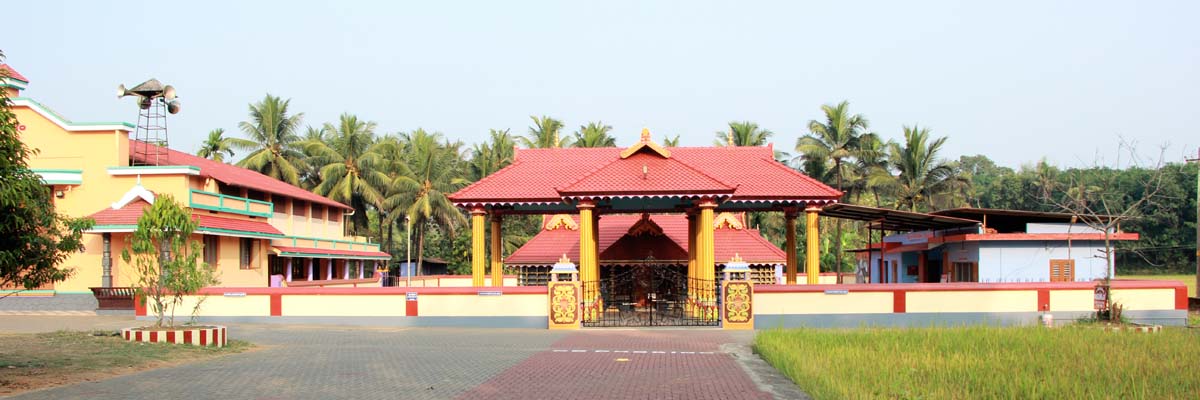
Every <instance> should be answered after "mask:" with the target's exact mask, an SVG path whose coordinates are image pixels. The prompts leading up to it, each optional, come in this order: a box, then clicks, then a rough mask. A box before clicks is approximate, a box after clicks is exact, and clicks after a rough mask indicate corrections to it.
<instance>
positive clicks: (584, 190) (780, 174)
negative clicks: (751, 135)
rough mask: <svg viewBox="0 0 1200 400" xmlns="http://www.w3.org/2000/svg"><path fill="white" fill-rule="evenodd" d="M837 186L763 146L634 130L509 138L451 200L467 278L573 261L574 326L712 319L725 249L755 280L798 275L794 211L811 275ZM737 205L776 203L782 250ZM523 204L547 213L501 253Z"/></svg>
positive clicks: (772, 208) (812, 279) (538, 280)
mask: <svg viewBox="0 0 1200 400" xmlns="http://www.w3.org/2000/svg"><path fill="white" fill-rule="evenodd" d="M840 197H841V192H839V191H838V190H836V189H833V188H831V187H829V186H826V185H824V184H822V183H821V182H819V181H817V180H815V179H813V178H811V177H809V176H806V175H804V174H802V173H800V172H798V171H796V170H794V169H792V168H789V167H788V166H786V165H783V164H782V163H780V162H778V161H776V160H775V154H774V149H773V148H772V147H771V146H767V147H736V146H728V147H673V148H664V147H662V146H659V145H658V144H657V143H655V142H654V141H653V140H652V139H651V137H650V132H649V131H648V130H643V131H642V134H641V139H640V140H639V141H638V142H637V143H636V144H634V145H633V146H630V147H628V148H625V149H621V148H549V149H516V152H515V155H514V160H513V163H512V165H510V166H508V167H506V168H504V169H502V170H500V171H497V172H496V173H494V174H492V175H490V176H488V177H486V178H484V179H482V180H480V181H479V182H476V183H474V184H472V185H471V186H468V187H466V188H464V189H462V190H461V191H459V192H457V193H455V194H453V195H451V196H450V200H451V201H453V202H454V203H455V204H456V205H458V206H459V207H462V208H464V209H466V210H467V211H468V212H469V213H470V214H471V232H472V236H471V242H472V253H471V261H472V262H471V272H472V278H473V283H474V286H485V285H489V284H490V286H501V285H502V282H503V270H504V267H505V266H506V265H508V266H509V267H510V269H516V270H517V271H518V272H519V274H518V275H519V280H520V281H521V282H523V283H526V284H543V283H545V282H546V281H547V280H548V278H547V277H546V273H547V272H549V269H550V267H551V264H555V263H556V262H557V261H556V260H560V259H561V260H562V261H564V262H567V261H569V262H571V263H577V264H578V271H579V281H580V282H581V284H582V291H583V295H582V298H583V307H582V309H583V311H582V314H583V315H582V317H583V318H582V323H583V325H584V326H612V325H717V324H719V316H718V314H719V312H718V308H717V303H718V301H719V299H718V296H717V292H718V288H719V287H720V286H719V285H720V281H721V277H720V276H719V275H718V271H719V270H718V268H720V267H723V266H724V265H725V264H726V263H727V262H729V261H731V260H736V261H737V262H739V264H750V265H751V267H752V271H753V272H752V273H751V274H750V275H751V278H752V279H754V280H757V281H760V282H763V283H787V284H795V283H796V280H797V273H798V269H799V265H800V263H799V260H797V259H796V254H797V253H796V231H795V226H796V224H795V219H796V218H797V217H798V216H799V215H800V214H801V213H804V214H805V217H806V218H807V224H806V225H805V226H806V227H807V232H806V240H807V241H808V242H807V243H808V246H806V249H807V253H806V256H807V257H806V258H807V262H806V263H805V265H806V266H807V268H806V270H805V281H806V282H807V283H809V284H816V283H818V280H819V270H818V267H817V265H818V262H819V261H818V260H819V257H820V255H819V253H818V252H819V247H820V246H818V245H817V243H818V241H817V239H818V238H817V217H818V213H819V212H820V210H821V207H823V206H825V205H827V204H830V203H835V202H837V199H838V198H840ZM745 212H781V213H783V214H784V217H785V219H786V226H787V229H786V232H787V234H786V235H787V244H786V247H785V249H784V250H782V251H781V250H780V249H778V248H777V247H775V246H774V245H772V244H771V243H769V242H767V241H766V240H764V239H763V238H762V237H761V236H760V235H759V234H758V232H757V231H754V230H751V229H747V227H746V226H745V221H744V213H745ZM528 214H540V215H543V216H544V217H543V230H542V232H541V233H540V234H538V235H537V236H536V237H534V238H533V239H532V240H530V242H529V243H527V244H526V245H525V246H524V247H522V248H521V249H520V250H517V251H516V252H514V253H513V254H512V255H510V256H509V257H508V259H507V260H501V240H500V237H501V234H502V232H501V222H502V220H503V218H504V217H505V216H506V215H528ZM489 221H490V224H491V229H490V230H491V238H490V240H489V238H486V237H484V236H485V232H486V229H485V224H488V223H489ZM489 242H490V252H489V251H488V250H489V249H488V247H489ZM489 255H490V257H489ZM777 267H778V268H777ZM488 268H490V273H491V279H490V282H489V281H488V279H486V274H487V272H488V271H485V270H487V269H488ZM776 269H778V270H780V271H779V273H778V274H777V273H776ZM777 275H781V276H778V277H777Z"/></svg>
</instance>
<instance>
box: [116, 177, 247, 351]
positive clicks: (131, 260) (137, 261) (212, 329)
mask: <svg viewBox="0 0 1200 400" xmlns="http://www.w3.org/2000/svg"><path fill="white" fill-rule="evenodd" d="M196 226H197V222H196V221H195V220H193V219H192V215H191V213H190V212H188V210H186V209H184V208H183V207H182V206H180V205H179V203H177V202H175V199H174V198H172V197H171V196H170V195H162V196H157V198H155V199H153V201H152V202H151V205H150V206H149V207H147V208H146V209H145V211H143V213H142V216H141V217H138V223H137V229H136V230H135V231H134V232H133V233H132V234H131V235H130V243H129V248H127V249H125V250H122V251H121V258H122V259H123V260H125V262H126V263H127V264H130V265H132V266H133V267H134V269H135V271H136V272H137V283H136V285H135V286H136V291H137V300H136V301H145V302H146V309H147V310H148V311H150V312H151V313H153V315H154V325H151V326H145V327H136V328H126V329H123V330H122V332H121V336H122V337H124V338H125V339H126V340H129V341H139V342H152V343H159V342H163V343H177V344H193V345H199V346H217V347H222V346H224V345H225V343H226V341H227V338H226V328H225V327H223V326H215V325H207V326H197V325H194V322H195V311H196V309H198V308H199V307H200V302H196V303H195V304H193V305H192V312H191V313H190V315H192V318H191V319H189V321H188V323H187V324H184V325H179V326H177V325H175V311H176V310H177V309H179V308H180V307H182V306H183V304H184V300H185V299H186V296H188V295H191V294H195V293H196V292H197V291H199V290H200V289H201V288H204V287H205V286H212V285H216V284H217V283H218V281H217V278H216V276H215V273H214V272H213V269H212V268H210V267H209V266H208V265H205V264H204V263H202V262H200V256H201V254H203V253H202V248H201V245H200V243H198V242H197V241H194V240H191V236H192V233H193V232H195V230H196ZM131 250H132V251H131ZM164 320H165V322H166V323H165V324H164Z"/></svg>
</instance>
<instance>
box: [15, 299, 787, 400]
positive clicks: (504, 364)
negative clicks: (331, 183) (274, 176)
mask: <svg viewBox="0 0 1200 400" xmlns="http://www.w3.org/2000/svg"><path fill="white" fill-rule="evenodd" d="M139 323H140V322H135V321H133V320H132V318H125V319H122V318H117V317H95V316H93V317H29V316H6V317H4V318H0V332H13V331H24V332H31V331H39V330H41V331H45V330H54V329H52V328H58V327H62V326H64V325H66V326H69V327H71V328H72V329H85V330H86V329H89V327H88V326H89V324H90V325H91V327H92V328H102V329H115V328H119V327H121V326H129V325H136V324H139ZM229 326H230V329H229V332H230V336H231V337H232V338H234V339H243V340H248V341H250V342H253V343H255V344H257V345H258V346H259V349H257V350H255V351H252V352H248V353H242V354H235V355H230V356H226V357H221V358H217V359H212V360H206V361H203V362H198V363H192V364H185V365H180V366H176V367H171V368H163V369H157V370H151V371H145V372H141V373H136V374H131V375H126V376H120V377H115V378H111V379H106V380H103V381H98V382H86V383H80V384H75V385H69V386H63V387H58V388H50V389H45V390H40V391H34V392H27V393H24V394H20V395H17V396H15V397H13V398H14V399H21V400H26V399H174V398H180V399H184V398H186V399H263V400H265V399H333V398H355V399H452V398H462V399H509V398H511V399H522V400H530V399H543V398H552V399H765V398H771V396H772V395H771V393H774V394H776V395H777V396H779V397H786V398H791V397H803V395H802V393H800V392H799V391H798V390H795V388H794V385H791V383H790V382H787V381H786V378H782V377H781V376H778V373H776V372H774V371H773V370H772V369H770V368H769V367H765V364H762V365H759V366H758V367H757V368H758V370H759V372H754V375H755V378H754V379H753V380H752V379H751V377H750V376H749V375H748V374H747V371H753V370H754V369H755V368H751V367H745V366H746V365H747V364H746V363H745V360H741V361H743V362H742V363H740V364H739V361H738V360H737V358H738V357H740V358H747V357H752V356H751V355H749V354H748V353H749V352H748V351H742V353H745V354H734V352H732V351H729V350H728V349H729V348H730V346H737V347H738V348H742V349H743V350H744V349H745V346H746V344H748V343H749V341H750V339H751V338H752V333H750V332H735V333H726V332H724V331H720V330H715V329H680V330H583V331H575V332H562V331H548V330H528V329H526V330H520V329H449V328H444V329H443V328H408V329H400V328H370V327H337V326H297V325H257V324H231V325H229ZM619 358H620V359H626V360H627V361H618V360H617V359H619ZM758 362H759V363H760V364H761V361H758ZM764 370H765V371H767V372H765V373H763V372H762V371H764ZM764 375H774V376H773V379H774V381H773V382H775V383H774V384H772V383H767V384H766V386H762V387H763V388H768V390H771V393H768V392H765V391H763V389H761V388H760V387H759V386H756V382H757V385H764V382H772V381H771V380H770V379H767V380H764V379H763V376H764ZM780 381H782V382H784V383H783V385H785V386H789V385H790V387H791V390H792V391H791V392H788V391H786V390H785V391H779V390H777V388H778V387H779V384H778V382H780ZM773 385H774V386H773ZM780 393H783V394H782V395H781V394H780Z"/></svg>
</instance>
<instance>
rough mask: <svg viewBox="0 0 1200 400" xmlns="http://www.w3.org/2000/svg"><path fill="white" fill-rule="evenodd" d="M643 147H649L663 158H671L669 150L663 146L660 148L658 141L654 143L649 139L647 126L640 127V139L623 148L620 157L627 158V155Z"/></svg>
mask: <svg viewBox="0 0 1200 400" xmlns="http://www.w3.org/2000/svg"><path fill="white" fill-rule="evenodd" d="M645 148H649V149H650V150H652V151H654V152H655V153H658V155H659V156H661V157H663V158H671V152H670V151H667V149H664V148H662V146H659V145H658V143H654V141H653V140H650V129H649V128H642V139H641V140H639V141H638V142H637V143H634V144H633V146H629V148H627V149H625V151H622V152H621V158H629V156H632V155H634V154H636V153H637V152H638V151H640V150H642V149H645Z"/></svg>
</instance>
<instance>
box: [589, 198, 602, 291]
mask: <svg viewBox="0 0 1200 400" xmlns="http://www.w3.org/2000/svg"><path fill="white" fill-rule="evenodd" d="M589 253H591V255H592V276H594V277H596V281H600V213H598V212H595V211H593V212H592V250H591V251H590V252H589Z"/></svg>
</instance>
